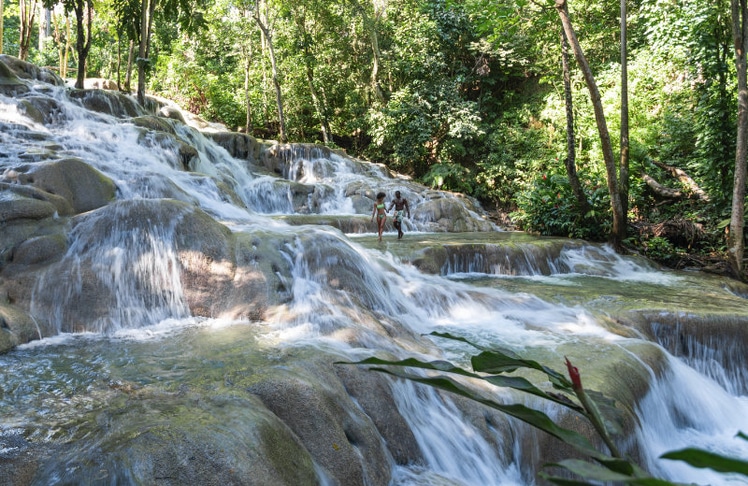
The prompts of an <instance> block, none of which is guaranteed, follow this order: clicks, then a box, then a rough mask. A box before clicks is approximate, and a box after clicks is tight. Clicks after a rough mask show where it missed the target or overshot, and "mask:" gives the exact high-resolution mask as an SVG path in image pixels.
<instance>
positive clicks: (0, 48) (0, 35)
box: [0, 0, 5, 54]
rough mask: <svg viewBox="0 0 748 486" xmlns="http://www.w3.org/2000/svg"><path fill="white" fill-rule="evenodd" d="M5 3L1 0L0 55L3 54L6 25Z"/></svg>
mask: <svg viewBox="0 0 748 486" xmlns="http://www.w3.org/2000/svg"><path fill="white" fill-rule="evenodd" d="M3 2H4V0H0V54H2V53H3V24H4V23H5V21H4V20H3V19H4V17H3V7H4V5H3Z"/></svg>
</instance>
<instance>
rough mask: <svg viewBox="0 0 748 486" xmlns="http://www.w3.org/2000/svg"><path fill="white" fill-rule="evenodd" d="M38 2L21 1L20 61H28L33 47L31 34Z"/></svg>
mask: <svg viewBox="0 0 748 486" xmlns="http://www.w3.org/2000/svg"><path fill="white" fill-rule="evenodd" d="M36 5H37V2H36V0H19V2H18V9H19V10H18V16H19V17H20V18H19V22H20V25H19V27H18V30H19V39H18V59H21V60H22V61H26V60H27V59H28V57H29V48H30V47H31V34H32V32H33V31H34V16H35V14H36Z"/></svg>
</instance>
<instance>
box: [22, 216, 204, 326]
mask: <svg viewBox="0 0 748 486" xmlns="http://www.w3.org/2000/svg"><path fill="white" fill-rule="evenodd" d="M133 206H141V207H142V208H143V209H144V212H143V215H144V216H145V215H148V212H147V209H148V203H147V202H146V201H139V202H138V201H135V202H132V203H121V204H118V205H114V207H115V211H113V212H106V213H100V214H93V215H91V216H89V217H87V218H85V219H84V220H83V221H81V222H80V223H79V224H78V225H77V226H76V227H75V228H74V229H73V231H72V232H71V236H70V239H71V241H72V243H71V245H70V248H69V250H68V253H67V255H66V256H65V257H64V258H63V259H62V261H61V262H59V263H57V264H55V265H53V266H52V268H50V269H49V270H47V272H46V274H45V276H43V277H42V278H40V279H39V280H38V281H37V283H36V286H35V288H34V295H33V298H32V310H33V311H34V313H35V314H36V315H37V316H38V317H41V318H42V319H43V320H44V321H46V322H48V323H49V324H50V325H51V326H52V328H53V329H54V330H55V332H52V333H45V334H47V335H50V334H51V335H54V334H58V333H60V332H74V331H77V330H80V329H79V327H78V326H79V324H78V322H80V317H81V315H83V316H85V315H88V312H89V311H92V310H97V311H100V310H102V309H105V310H106V311H105V312H104V313H103V314H104V317H99V318H97V319H96V320H95V321H94V322H91V323H87V324H85V325H84V326H85V327H83V328H84V329H88V330H89V331H93V332H103V333H112V332H116V331H118V330H120V329H127V328H139V327H144V326H148V325H152V324H156V323H158V322H160V321H162V320H164V319H168V318H174V319H181V318H184V317H187V316H188V315H189V310H188V308H187V304H186V302H185V299H184V295H183V293H182V283H181V275H180V271H179V269H180V264H179V261H178V258H177V252H176V249H175V241H174V226H175V225H176V223H177V221H178V220H179V217H180V215H179V214H169V215H168V217H166V215H164V214H161V217H160V218H156V217H155V216H158V213H151V214H150V216H151V217H153V218H154V219H153V220H151V221H149V222H150V225H143V224H142V223H143V221H138V222H137V223H136V222H135V221H133V220H132V214H133V213H132V209H133ZM102 226H103V227H106V228H107V231H103V230H102V229H101V227H102ZM102 234H107V235H108V236H107V238H105V239H104V240H98V239H94V238H96V237H98V236H100V235H102ZM51 289H54V290H53V291H51V292H50V290H51ZM50 300H51V301H50ZM41 301H44V302H45V305H41V304H40V302H41Z"/></svg>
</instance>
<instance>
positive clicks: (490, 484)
mask: <svg viewBox="0 0 748 486" xmlns="http://www.w3.org/2000/svg"><path fill="white" fill-rule="evenodd" d="M393 389H394V390H395V397H396V398H397V403H398V408H399V410H400V413H401V414H402V415H403V416H404V417H405V419H406V421H407V422H408V423H409V425H410V428H411V429H412V430H413V433H414V434H415V436H416V439H417V440H418V444H419V446H420V447H421V452H422V454H423V457H424V460H425V464H424V465H423V467H424V468H425V469H427V470H429V471H431V472H432V474H434V475H435V476H436V478H439V479H440V480H444V481H450V482H449V484H455V485H465V486H469V485H473V484H485V485H487V486H500V485H504V486H509V485H517V484H526V481H527V479H528V478H526V477H523V474H522V472H521V463H520V461H516V460H515V459H514V458H513V457H511V456H510V457H502V452H501V451H502V450H504V449H507V448H508V450H509V451H512V446H511V445H508V444H506V443H505V441H506V439H507V437H506V436H503V435H501V431H493V432H494V433H492V437H491V440H490V441H489V440H488V439H487V438H486V437H485V436H484V433H483V432H482V431H480V430H478V429H477V428H476V427H475V426H474V425H472V424H471V423H470V422H468V421H466V420H465V417H464V415H463V412H462V411H460V410H459V409H458V408H457V407H456V406H455V404H454V403H453V402H451V401H450V400H449V399H444V398H442V397H441V396H440V395H439V394H438V393H437V392H436V391H435V390H434V389H433V388H428V387H423V386H419V385H415V384H414V383H413V382H408V381H405V382H402V381H399V382H396V383H394V384H393ZM514 452H516V451H514ZM435 480H436V479H435V478H434V477H430V478H429V481H435ZM445 484H446V483H445Z"/></svg>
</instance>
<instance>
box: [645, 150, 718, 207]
mask: <svg viewBox="0 0 748 486" xmlns="http://www.w3.org/2000/svg"><path fill="white" fill-rule="evenodd" d="M652 163H653V164H655V165H656V166H657V167H659V168H661V169H663V170H666V171H667V172H669V173H670V175H672V176H673V177H675V178H676V179H678V181H679V182H680V183H681V184H683V185H684V186H685V187H686V188H687V189H688V191H689V192H690V193H691V194H693V196H694V197H695V198H696V199H701V200H702V201H709V195H708V194H707V193H706V192H704V190H703V189H701V188H700V187H699V185H698V184H696V181H694V180H693V179H692V178H691V176H689V175H688V174H687V173H686V171H684V170H683V169H679V168H677V167H673V166H670V165H667V164H663V163H662V162H658V161H656V160H653V161H652ZM647 184H649V183H647Z"/></svg>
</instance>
